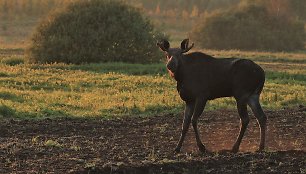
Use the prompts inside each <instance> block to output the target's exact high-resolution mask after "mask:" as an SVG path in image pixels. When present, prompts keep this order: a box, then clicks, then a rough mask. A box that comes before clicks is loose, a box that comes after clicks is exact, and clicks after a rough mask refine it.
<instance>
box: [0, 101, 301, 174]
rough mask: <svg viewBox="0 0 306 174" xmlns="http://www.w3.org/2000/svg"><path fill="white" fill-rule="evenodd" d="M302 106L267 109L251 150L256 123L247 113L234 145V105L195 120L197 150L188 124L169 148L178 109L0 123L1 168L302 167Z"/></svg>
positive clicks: (177, 128) (69, 170)
mask: <svg viewBox="0 0 306 174" xmlns="http://www.w3.org/2000/svg"><path fill="white" fill-rule="evenodd" d="M305 112H306V108H305V107H302V106H301V107H298V108H294V109H285V110H279V111H269V110H266V114H267V116H268V118H269V122H268V132H267V148H266V151H265V152H263V153H254V152H253V151H254V150H256V148H257V146H258V141H259V129H258V127H257V124H256V120H255V119H254V117H253V116H252V117H251V118H252V119H251V121H250V124H249V127H248V130H247V132H246V135H245V137H244V139H243V141H242V144H241V151H242V152H243V153H238V154H229V153H225V152H222V150H224V149H230V148H231V146H232V145H233V143H234V141H235V138H236V136H237V134H238V131H239V119H238V114H237V112H236V111H232V110H216V111H209V112H206V113H204V115H202V117H201V118H200V120H199V127H200V129H199V130H200V132H201V135H202V140H203V143H204V144H205V145H206V146H207V148H208V149H209V150H211V151H213V153H212V154H200V153H199V152H198V150H197V147H196V143H195V138H194V133H193V130H190V131H189V132H188V134H187V137H186V140H185V143H184V144H183V149H182V153H180V154H174V153H173V149H174V148H175V145H176V141H177V140H178V138H179V132H180V125H181V122H182V114H179V115H171V114H168V115H159V116H153V117H138V116H132V117H123V118H117V119H100V118H97V119H72V118H58V119H44V120H19V121H17V120H13V119H9V120H2V121H0V140H1V142H0V161H1V163H0V173H126V174H128V173H139V174H141V173H149V174H154V173H156V174H159V173H169V174H170V173H171V174H172V173H179V174H180V173H182V174H183V173H184V174H185V173H305V171H306V152H305V150H306V138H305V134H306V129H305V128H306V115H305Z"/></svg>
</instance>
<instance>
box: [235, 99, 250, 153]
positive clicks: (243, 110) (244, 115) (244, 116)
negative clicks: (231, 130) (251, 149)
mask: <svg viewBox="0 0 306 174" xmlns="http://www.w3.org/2000/svg"><path fill="white" fill-rule="evenodd" d="M237 109H238V113H239V117H240V131H239V135H238V137H237V139H236V142H235V144H234V146H233V148H232V152H233V153H237V152H238V151H239V146H240V144H241V141H242V138H243V135H244V133H245V131H246V129H247V126H248V124H249V121H250V119H249V116H248V111H247V103H246V102H239V101H237Z"/></svg>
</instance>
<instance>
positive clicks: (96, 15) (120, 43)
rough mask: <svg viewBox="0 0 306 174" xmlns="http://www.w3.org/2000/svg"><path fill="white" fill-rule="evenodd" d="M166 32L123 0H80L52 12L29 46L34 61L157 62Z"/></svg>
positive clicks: (30, 57) (30, 55) (76, 62)
mask: <svg viewBox="0 0 306 174" xmlns="http://www.w3.org/2000/svg"><path fill="white" fill-rule="evenodd" d="M160 37H163V34H162V33H161V32H159V31H157V30H156V29H154V27H153V25H152V24H151V22H150V21H149V19H148V18H146V17H144V16H142V15H141V13H140V11H139V10H138V9H136V8H134V7H131V6H128V5H127V4H125V3H123V2H120V1H116V0H115V1H111V0H87V1H76V2H72V3H71V4H69V5H67V6H66V7H65V8H63V9H61V10H58V11H57V12H54V13H51V14H50V15H49V16H48V18H47V19H45V20H43V21H42V23H41V24H40V25H39V26H38V27H37V30H36V32H35V33H34V34H33V36H32V40H31V41H32V43H31V46H30V47H29V48H28V49H27V57H28V59H29V61H30V62H38V63H54V62H63V63H73V64H81V63H96V62H107V61H120V62H131V63H147V62H157V61H158V60H159V58H160V53H159V52H158V49H157V48H156V46H155V43H156V40H158V39H159V38H160Z"/></svg>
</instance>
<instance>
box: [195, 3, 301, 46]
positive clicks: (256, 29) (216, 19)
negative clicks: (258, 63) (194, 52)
mask: <svg viewBox="0 0 306 174" xmlns="http://www.w3.org/2000/svg"><path fill="white" fill-rule="evenodd" d="M242 2H244V3H242V4H240V6H238V7H235V8H231V9H227V10H223V11H217V12H214V13H212V14H210V15H207V16H206V17H204V18H203V19H201V20H200V21H199V22H198V23H197V25H196V26H195V27H193V31H192V32H191V35H192V37H193V38H194V39H195V40H196V41H197V42H198V43H199V45H200V46H201V47H203V48H209V49H226V50H228V49H240V50H260V51H293V50H303V49H304V47H305V41H306V33H305V29H304V23H303V22H301V21H298V20H297V18H294V17H293V16H290V15H288V14H289V12H288V13H279V12H278V11H276V12H273V11H271V10H270V8H269V6H268V5H267V3H254V2H252V1H242ZM256 2H258V1H256Z"/></svg>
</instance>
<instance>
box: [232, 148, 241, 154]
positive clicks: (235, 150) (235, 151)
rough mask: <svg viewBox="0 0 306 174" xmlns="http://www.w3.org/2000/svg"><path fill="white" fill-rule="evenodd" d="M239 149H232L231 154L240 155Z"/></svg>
mask: <svg viewBox="0 0 306 174" xmlns="http://www.w3.org/2000/svg"><path fill="white" fill-rule="evenodd" d="M238 151H239V149H238V148H232V150H231V152H232V153H238Z"/></svg>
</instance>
